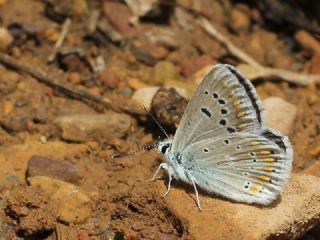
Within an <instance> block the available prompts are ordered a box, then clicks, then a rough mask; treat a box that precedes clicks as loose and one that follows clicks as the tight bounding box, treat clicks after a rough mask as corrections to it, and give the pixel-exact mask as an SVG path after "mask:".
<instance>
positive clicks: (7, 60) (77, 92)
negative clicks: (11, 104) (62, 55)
mask: <svg viewBox="0 0 320 240" xmlns="http://www.w3.org/2000/svg"><path fill="white" fill-rule="evenodd" d="M0 62H1V63H3V64H4V65H6V66H9V67H11V68H14V69H16V70H18V71H20V72H25V73H27V74H29V75H30V76H32V77H34V78H35V79H37V80H38V81H39V82H41V83H44V84H46V85H48V86H50V87H52V88H54V89H57V90H58V91H60V92H62V93H64V94H65V95H67V96H69V97H72V98H76V99H79V100H81V101H83V102H85V100H89V101H92V102H95V103H99V104H102V105H103V106H105V107H108V108H110V109H112V110H114V111H117V112H120V111H122V110H121V109H119V108H118V107H115V106H114V105H112V104H111V101H110V100H109V101H108V100H107V99H102V98H101V97H100V96H97V95H94V94H92V93H90V92H88V91H86V90H83V89H79V88H77V87H75V86H68V85H66V84H64V83H61V82H57V81H56V80H55V79H54V78H53V77H51V76H49V75H48V74H46V73H45V72H44V71H42V70H40V69H37V68H35V67H34V66H29V65H27V64H25V63H22V62H20V61H18V60H16V59H14V58H12V57H10V56H9V55H7V54H4V53H1V52H0ZM123 107H125V106H123Z"/></svg>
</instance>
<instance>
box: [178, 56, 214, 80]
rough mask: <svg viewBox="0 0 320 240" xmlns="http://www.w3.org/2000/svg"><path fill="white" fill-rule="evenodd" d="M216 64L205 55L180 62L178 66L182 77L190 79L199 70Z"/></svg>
mask: <svg viewBox="0 0 320 240" xmlns="http://www.w3.org/2000/svg"><path fill="white" fill-rule="evenodd" d="M216 63H217V61H215V60H214V59H212V58H211V57H209V56H207V55H201V56H195V57H193V58H191V59H188V60H186V61H184V62H182V63H181V65H180V71H181V73H182V74H183V75H184V76H186V77H190V76H191V75H193V74H194V73H196V72H197V71H199V70H200V69H202V68H204V67H206V66H208V65H210V66H212V65H214V64H216Z"/></svg>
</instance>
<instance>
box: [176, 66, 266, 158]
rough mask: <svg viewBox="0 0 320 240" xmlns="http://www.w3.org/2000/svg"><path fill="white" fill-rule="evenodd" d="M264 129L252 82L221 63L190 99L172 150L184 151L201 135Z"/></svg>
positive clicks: (260, 109)
mask: <svg viewBox="0 0 320 240" xmlns="http://www.w3.org/2000/svg"><path fill="white" fill-rule="evenodd" d="M263 126H264V116H263V109H262V104H261V102H260V100H259V98H258V96H257V94H256V91H255V89H254V87H253V85H252V84H251V82H250V81H249V80H247V79H246V78H245V77H243V76H242V75H241V74H240V73H239V72H238V71H237V70H236V69H235V68H234V67H232V66H230V65H226V64H218V65H215V67H214V68H213V69H212V70H211V72H210V73H209V74H208V75H207V76H206V77H205V78H204V80H203V81H202V82H201V84H200V85H199V86H198V88H197V90H196V92H195V93H194V95H193V97H192V98H191V100H190V102H189V104H188V106H187V108H186V110H185V113H184V114H183V116H182V119H181V121H180V124H179V127H178V129H177V131H176V134H175V137H174V141H173V145H172V150H173V152H181V151H183V149H185V148H186V146H188V145H189V144H191V143H193V142H195V141H198V140H199V139H197V138H196V137H199V135H200V133H201V134H205V133H208V134H209V135H210V134H211V135H212V133H214V135H215V136H220V135H226V134H229V133H233V132H244V131H246V132H258V131H259V130H260V129H261V128H262V127H263ZM210 132H212V133H210ZM178 139H179V140H178Z"/></svg>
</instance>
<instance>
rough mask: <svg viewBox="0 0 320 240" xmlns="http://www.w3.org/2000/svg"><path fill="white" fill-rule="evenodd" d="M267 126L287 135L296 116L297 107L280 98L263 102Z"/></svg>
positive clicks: (272, 98) (271, 98)
mask: <svg viewBox="0 0 320 240" xmlns="http://www.w3.org/2000/svg"><path fill="white" fill-rule="evenodd" d="M263 106H264V109H265V110H266V120H267V126H268V127H271V128H275V129H277V130H278V131H280V132H281V133H282V134H284V135H289V134H290V132H291V130H292V127H293V123H294V120H295V118H296V115H297V107H296V106H295V105H293V104H291V103H289V102H287V101H285V100H283V99H282V98H278V97H270V98H267V99H266V100H264V101H263Z"/></svg>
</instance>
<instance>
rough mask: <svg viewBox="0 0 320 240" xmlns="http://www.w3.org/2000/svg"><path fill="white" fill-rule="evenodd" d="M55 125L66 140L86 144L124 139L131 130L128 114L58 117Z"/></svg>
mask: <svg viewBox="0 0 320 240" xmlns="http://www.w3.org/2000/svg"><path fill="white" fill-rule="evenodd" d="M54 123H55V124H56V125H57V126H58V128H59V129H60V130H61V132H62V135H61V137H62V138H63V139H64V140H68V141H75V142H85V141H91V140H93V141H95V140H100V139H106V138H107V139H110V138H120V137H123V136H124V135H125V134H126V133H127V132H128V131H129V129H130V126H131V119H130V117H129V116H128V115H126V114H119V113H108V114H95V115H94V114H74V115H68V116H62V117H57V118H56V119H55V120H54Z"/></svg>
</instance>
